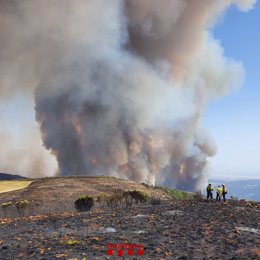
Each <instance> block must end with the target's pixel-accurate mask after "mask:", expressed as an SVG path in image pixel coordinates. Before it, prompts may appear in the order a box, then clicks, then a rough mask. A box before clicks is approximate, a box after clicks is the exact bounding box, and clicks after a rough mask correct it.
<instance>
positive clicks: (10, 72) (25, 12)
mask: <svg viewBox="0 0 260 260" xmlns="http://www.w3.org/2000/svg"><path fill="white" fill-rule="evenodd" d="M254 2H255V1H253V0H251V1H248V0H247V1H246V0H244V1H241V0H236V1H231V0H219V1H208V0H197V1H194V0H161V1H157V0H142V1H139V0H125V1H123V0H62V1H61V0H56V1H52V0H44V1H43V0H19V1H18V0H12V1H11V0H9V1H4V0H0V37H1V41H0V59H1V60H0V73H1V78H0V94H1V98H2V99H8V98H11V97H12V96H13V95H14V93H17V92H18V91H25V92H26V93H29V94H28V95H31V94H30V93H34V100H35V112H36V120H37V121H38V123H39V125H40V130H41V135H42V140H43V143H44V146H45V147H46V148H47V149H48V150H49V151H51V153H52V154H53V155H55V157H56V159H57V162H58V167H59V172H60V174H61V175H83V174H87V175H96V174H104V175H112V176H118V177H123V178H127V179H131V180H136V181H140V182H148V183H153V184H154V183H156V184H160V185H165V184H166V185H168V186H172V187H176V188H182V189H187V190H194V189H197V188H198V187H199V186H200V184H201V183H203V181H204V180H205V178H206V173H207V163H208V157H210V156H213V155H214V154H215V152H216V148H215V145H214V143H213V141H212V140H211V138H210V137H209V135H208V134H207V132H206V131H205V130H204V129H202V127H201V126H200V117H201V114H202V112H203V109H204V108H205V105H206V104H207V103H208V102H209V101H211V100H213V99H216V98H219V97H221V96H222V95H224V94H227V93H229V92H230V90H233V89H235V88H237V87H238V86H239V85H240V84H241V82H242V80H243V68H242V66H241V64H240V63H238V62H236V61H233V60H232V59H228V58H226V57H224V56H223V49H222V48H221V46H220V45H219V43H218V42H217V41H216V40H215V39H214V37H213V35H212V34H211V28H213V26H214V25H215V23H216V21H217V19H218V17H219V16H221V15H222V14H223V12H224V11H225V10H226V9H227V8H228V7H229V6H230V5H231V4H236V5H237V6H238V7H239V8H240V9H241V10H243V11H247V10H249V9H250V8H252V6H253V4H254ZM0 138H1V137H0ZM0 167H1V165H0Z"/></svg>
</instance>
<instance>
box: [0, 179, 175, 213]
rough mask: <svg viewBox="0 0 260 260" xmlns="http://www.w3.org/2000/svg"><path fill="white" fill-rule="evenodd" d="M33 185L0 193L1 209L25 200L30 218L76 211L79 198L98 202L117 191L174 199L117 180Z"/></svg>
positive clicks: (35, 182) (155, 189)
mask: <svg viewBox="0 0 260 260" xmlns="http://www.w3.org/2000/svg"><path fill="white" fill-rule="evenodd" d="M31 181H32V183H31V184H30V185H29V186H28V187H26V188H25V189H20V190H16V191H11V192H5V193H0V205H1V203H4V202H7V201H10V202H13V203H15V202H16V201H18V200H21V199H26V200H28V201H29V202H30V205H29V207H28V209H27V212H25V213H26V214H27V215H28V214H30V215H35V214H48V213H59V212H64V211H74V210H75V209H74V201H75V200H76V199H78V198H79V197H80V196H82V195H86V194H87V195H89V196H92V197H94V198H97V196H98V195H99V194H106V195H111V194H112V193H113V191H114V190H117V189H120V190H124V191H128V190H140V191H142V192H145V193H147V194H148V195H149V196H152V197H156V198H158V197H159V198H160V199H161V200H169V199H171V196H170V194H169V193H167V192H166V191H165V190H164V189H162V188H158V187H152V186H147V185H144V184H140V183H136V182H133V181H128V180H124V179H118V178H114V177H106V176H100V177H90V176H78V177H75V176H74V177H51V178H43V179H35V180H31ZM12 210H13V211H12V212H10V213H11V215H12V216H13V215H15V209H14V208H13V209H12ZM2 216H3V213H2ZM0 217H1V214H0Z"/></svg>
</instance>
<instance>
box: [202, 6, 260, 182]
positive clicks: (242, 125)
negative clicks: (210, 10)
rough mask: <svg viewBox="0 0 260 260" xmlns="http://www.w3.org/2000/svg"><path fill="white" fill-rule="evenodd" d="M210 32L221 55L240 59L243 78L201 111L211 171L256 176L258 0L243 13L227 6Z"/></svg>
mask: <svg viewBox="0 0 260 260" xmlns="http://www.w3.org/2000/svg"><path fill="white" fill-rule="evenodd" d="M213 33H214V36H215V37H216V38H217V39H218V40H219V41H220V42H221V45H222V46H223V48H224V49H225V56H227V57H231V58H234V59H235V60H239V61H241V62H242V63H243V65H244V68H245V71H246V79H245V82H244V84H243V85H242V87H241V88H240V89H239V90H238V91H236V92H235V93H233V94H231V95H229V96H227V97H225V98H222V99H221V100H218V101H216V102H214V103H211V104H209V105H208V108H207V110H206V112H205V114H204V117H203V124H204V126H206V127H207V128H208V130H209V132H210V134H211V136H212V137H213V139H214V140H215V142H216V144H217V147H218V154H217V155H216V156H215V157H214V158H213V159H211V171H212V173H211V175H212V176H214V177H215V176H217V177H222V176H225V177H226V176H228V177H237V176H245V177H258V178H260V2H259V1H258V3H257V4H256V5H255V8H254V9H253V10H251V11H249V12H246V13H243V12H240V11H238V10H237V8H235V7H232V8H230V9H229V10H228V11H227V13H226V14H225V16H224V17H223V20H222V22H221V23H219V24H218V25H217V26H216V27H215V29H214V31H213Z"/></svg>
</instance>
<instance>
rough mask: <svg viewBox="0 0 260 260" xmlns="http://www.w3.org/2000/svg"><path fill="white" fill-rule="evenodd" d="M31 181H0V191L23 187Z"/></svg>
mask: <svg viewBox="0 0 260 260" xmlns="http://www.w3.org/2000/svg"><path fill="white" fill-rule="evenodd" d="M31 183H32V181H27V180H19V181H17V180H14V181H0V193H2V192H8V191H14V190H20V189H24V188H26V187H28V185H30V184H31Z"/></svg>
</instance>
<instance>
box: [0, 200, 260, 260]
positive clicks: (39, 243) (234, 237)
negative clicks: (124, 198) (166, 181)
mask: <svg viewBox="0 0 260 260" xmlns="http://www.w3.org/2000/svg"><path fill="white" fill-rule="evenodd" d="M259 210H260V204H259V203H249V202H245V201H229V202H227V203H226V204H224V203H216V202H206V201H168V202H166V201H165V202H163V203H161V204H160V205H156V206H152V205H143V206H133V207H130V208H125V207H122V208H113V209H111V208H110V209H108V208H96V209H94V210H91V211H89V212H85V213H76V212H74V213H73V212H70V213H60V214H51V215H39V216H32V217H24V218H18V219H17V218H16V219H0V259H4V260H8V259H10V260H11V259H42V260H43V259H85V260H92V259H156V260H157V259H158V260H159V259H161V260H163V259H260V248H259V245H260V221H259V220H260V218H259V214H260V211H259ZM108 243H110V244H132V245H133V244H138V245H140V244H141V245H142V247H143V250H144V251H143V255H142V256H141V255H140V256H138V255H137V253H136V250H134V252H133V256H128V255H127V251H126V250H123V256H117V250H114V251H113V252H112V253H113V255H112V256H109V255H107V244H108Z"/></svg>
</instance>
